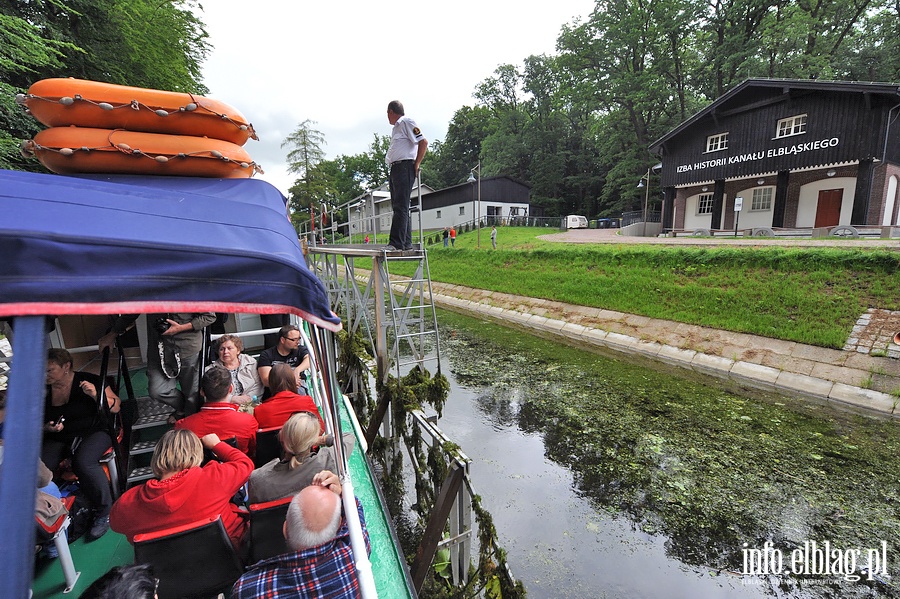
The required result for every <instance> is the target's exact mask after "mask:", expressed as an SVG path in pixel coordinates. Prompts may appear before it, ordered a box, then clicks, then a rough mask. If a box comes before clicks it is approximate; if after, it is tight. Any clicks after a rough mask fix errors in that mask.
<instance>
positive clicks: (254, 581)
mask: <svg viewBox="0 0 900 599" xmlns="http://www.w3.org/2000/svg"><path fill="white" fill-rule="evenodd" d="M356 509H357V510H358V511H359V521H360V523H361V524H362V529H363V535H364V537H365V540H366V553H371V551H372V549H371V546H370V545H369V531H368V530H367V529H366V521H365V519H364V517H363V509H362V505H361V504H360V503H359V499H357V500H356ZM276 597H292V598H297V599H338V598H343V597H360V590H359V579H358V578H357V577H356V567H355V566H354V565H353V552H352V550H351V549H350V532H349V531H348V530H347V522H346V520H342V521H341V527H340V528H339V529H338V532H337V535H336V536H335V538H334V539H332V540H331V541H329V542H327V543H325V544H323V545H319V546H318V547H313V548H312V549H306V550H304V551H296V552H294V553H285V554H284V555H278V556H275V557H270V558H269V559H265V560H262V561H260V562H257V563H256V564H255V565H253V566H251V567H250V569H249V570H247V572H246V573H244V575H243V576H241V577H240V579H238V581H237V582H236V583H234V588H232V590H231V598H232V599H257V598H259V599H274V598H276Z"/></svg>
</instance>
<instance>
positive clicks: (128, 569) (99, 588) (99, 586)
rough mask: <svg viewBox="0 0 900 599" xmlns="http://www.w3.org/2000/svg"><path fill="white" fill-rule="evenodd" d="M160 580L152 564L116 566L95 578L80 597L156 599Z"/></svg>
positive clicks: (82, 598) (94, 598) (84, 598)
mask: <svg viewBox="0 0 900 599" xmlns="http://www.w3.org/2000/svg"><path fill="white" fill-rule="evenodd" d="M158 582H159V580H157V578H156V577H155V576H153V566H151V565H150V564H129V565H127V566H116V567H115V568H112V569H111V570H109V571H108V572H107V573H106V574H104V575H103V576H101V577H100V578H98V579H97V580H95V581H94V583H93V584H92V585H91V586H89V587H88V588H86V589H85V590H84V592H83V593H81V596H80V597H79V598H78V599H154V598H155V597H156V587H157V583H158Z"/></svg>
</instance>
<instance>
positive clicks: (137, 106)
mask: <svg viewBox="0 0 900 599" xmlns="http://www.w3.org/2000/svg"><path fill="white" fill-rule="evenodd" d="M188 95H189V96H190V97H191V100H192V101H191V102H189V103H187V104H185V105H184V106H179V107H178V108H175V109H173V110H166V109H165V108H154V107H152V106H148V105H147V104H144V103H143V102H141V101H139V100H131V101H130V102H126V103H122V104H112V103H110V102H96V101H94V100H91V99H89V98H85V97H83V96H82V95H81V94H75V95H74V96H61V97H51V96H38V95H35V94H17V95H16V103H17V104H19V105H20V106H25V102H26V101H27V100H41V101H44V102H53V103H56V104H62V105H63V106H71V105H73V104H75V102H85V103H87V104H93V105H94V106H96V107H98V108H100V109H101V110H119V109H122V108H130V109H131V110H147V111H149V112H152V113H153V114H155V115H156V116H158V117H160V118H165V117H167V116H170V115H173V114H178V113H182V112H196V111H200V112H201V113H205V114H210V115H212V116H215V117H218V118H219V119H220V120H223V121H226V122H228V123H231V124H232V125H234V126H235V127H236V128H238V129H240V130H241V131H246V132H247V133H248V134H249V135H250V139H254V140H257V141H258V140H259V137H257V136H256V131H255V130H254V129H253V124H252V123H243V122H239V121H236V120H234V119H233V118H231V117H230V116H228V115H227V114H224V113H221V112H216V111H215V110H213V109H211V108H210V107H209V106H207V105H205V104H204V103H203V100H202V99H198V98H197V97H196V96H194V94H188ZM26 109H27V108H26Z"/></svg>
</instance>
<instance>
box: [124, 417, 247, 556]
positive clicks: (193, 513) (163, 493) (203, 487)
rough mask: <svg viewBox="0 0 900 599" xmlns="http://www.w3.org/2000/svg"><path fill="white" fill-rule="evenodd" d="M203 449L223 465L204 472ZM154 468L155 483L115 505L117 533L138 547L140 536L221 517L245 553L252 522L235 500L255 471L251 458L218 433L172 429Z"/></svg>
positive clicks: (132, 490) (155, 455) (160, 443)
mask: <svg viewBox="0 0 900 599" xmlns="http://www.w3.org/2000/svg"><path fill="white" fill-rule="evenodd" d="M204 447H206V448H207V449H210V450H211V451H212V452H213V453H214V454H215V455H216V457H217V458H218V459H220V460H222V461H221V462H219V461H216V460H211V461H210V462H209V463H207V464H206V465H204V466H202V467H201V466H200V463H201V462H202V461H203V448H204ZM150 467H151V468H152V469H153V474H154V475H155V476H156V478H155V479H150V480H148V481H147V482H146V483H144V484H143V485H140V486H137V487H132V488H130V489H128V490H127V491H125V493H124V494H122V496H121V497H119V499H118V501H116V503H115V504H113V508H112V512H111V513H110V524H111V525H112V529H113V530H114V531H116V532H118V533H121V534H123V535H125V536H126V537H127V538H128V541H129V542H134V535H136V534H140V533H147V532H156V531H159V530H163V529H165V528H171V527H173V526H183V525H185V524H190V523H192V522H196V521H197V520H201V519H203V518H214V517H216V516H218V515H221V516H222V523H223V524H224V525H225V530H226V531H227V532H228V536H229V538H231V542H232V543H234V546H235V547H236V548H240V542H241V539H242V538H243V536H244V533H245V532H246V530H247V517H246V512H242V511H241V510H240V509H239V508H238V506H236V505H235V504H233V503H231V498H232V497H233V496H234V494H235V493H236V492H237V490H238V489H240V488H241V486H242V485H243V484H244V483H245V482H247V478H248V477H249V476H250V472H252V471H253V461H251V460H250V458H248V457H247V456H246V455H244V454H243V453H241V451H240V450H238V449H235V448H234V447H232V446H230V445H228V444H227V443H225V442H224V441H221V440H219V437H218V436H217V435H215V434H209V435H205V436H204V437H203V439H198V438H197V435H195V434H194V433H192V432H191V431H189V430H176V429H172V430H169V431H166V433H165V434H164V435H163V436H162V438H161V439H160V440H159V441H158V442H157V444H156V449H154V450H153V459H152V460H151V462H150Z"/></svg>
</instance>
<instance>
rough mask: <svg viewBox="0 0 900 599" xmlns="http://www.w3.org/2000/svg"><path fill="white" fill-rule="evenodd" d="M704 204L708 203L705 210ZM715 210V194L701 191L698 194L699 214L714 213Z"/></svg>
mask: <svg viewBox="0 0 900 599" xmlns="http://www.w3.org/2000/svg"><path fill="white" fill-rule="evenodd" d="M704 204H706V208H707V210H706V211H704ZM712 212H713V194H711V193H701V194H700V195H699V196H697V216H703V215H705V214H712Z"/></svg>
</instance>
